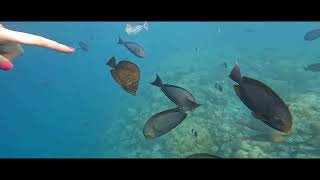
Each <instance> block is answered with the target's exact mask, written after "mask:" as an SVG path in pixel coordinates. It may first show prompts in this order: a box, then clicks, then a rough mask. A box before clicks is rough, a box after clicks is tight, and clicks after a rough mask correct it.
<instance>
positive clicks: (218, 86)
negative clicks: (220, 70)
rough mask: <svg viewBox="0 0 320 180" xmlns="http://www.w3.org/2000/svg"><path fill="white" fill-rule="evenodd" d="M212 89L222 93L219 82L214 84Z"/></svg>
mask: <svg viewBox="0 0 320 180" xmlns="http://www.w3.org/2000/svg"><path fill="white" fill-rule="evenodd" d="M214 87H215V88H216V89H217V90H219V91H220V92H223V89H222V86H221V83H220V82H216V84H215V85H214Z"/></svg>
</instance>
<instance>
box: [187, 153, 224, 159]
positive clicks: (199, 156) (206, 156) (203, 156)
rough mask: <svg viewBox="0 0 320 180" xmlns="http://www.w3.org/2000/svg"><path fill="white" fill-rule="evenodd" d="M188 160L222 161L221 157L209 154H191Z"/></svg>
mask: <svg viewBox="0 0 320 180" xmlns="http://www.w3.org/2000/svg"><path fill="white" fill-rule="evenodd" d="M186 158H187V159H222V158H221V157H219V156H216V155H213V154H209V153H196V154H191V155H189V156H187V157H186Z"/></svg>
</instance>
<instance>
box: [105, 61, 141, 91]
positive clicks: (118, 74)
mask: <svg viewBox="0 0 320 180" xmlns="http://www.w3.org/2000/svg"><path fill="white" fill-rule="evenodd" d="M106 64H107V65H109V66H110V67H111V68H113V69H111V70H110V72H111V75H112V77H113V79H114V80H115V81H117V83H118V84H119V85H120V86H121V87H122V88H123V89H124V90H125V91H127V92H128V93H130V94H132V95H134V96H135V95H136V92H137V89H138V86H139V80H140V70H139V68H138V66H137V65H136V64H134V63H132V62H130V61H120V62H119V63H118V64H116V60H115V58H114V57H112V58H111V59H110V60H109V61H108V62H107V63H106Z"/></svg>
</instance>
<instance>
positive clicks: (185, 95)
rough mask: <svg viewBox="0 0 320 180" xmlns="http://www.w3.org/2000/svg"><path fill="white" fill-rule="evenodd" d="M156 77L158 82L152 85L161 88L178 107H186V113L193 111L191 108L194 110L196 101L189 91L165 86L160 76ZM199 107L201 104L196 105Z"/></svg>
mask: <svg viewBox="0 0 320 180" xmlns="http://www.w3.org/2000/svg"><path fill="white" fill-rule="evenodd" d="M156 76H157V78H156V80H155V81H153V82H151V83H150V84H152V85H154V86H157V87H160V88H161V91H162V92H163V93H164V94H165V95H166V96H167V97H168V98H169V99H170V100H171V101H172V102H173V103H175V104H176V105H177V106H178V107H182V106H184V108H185V110H186V111H191V110H192V109H191V108H193V105H194V104H193V103H191V102H194V103H195V104H196V100H195V98H194V97H193V95H192V94H191V93H190V92H189V91H187V90H186V89H184V88H182V87H179V86H174V85H169V84H163V83H162V81H161V79H160V77H159V76H158V74H157V75H156ZM188 105H191V106H188ZM198 106H200V104H196V107H198Z"/></svg>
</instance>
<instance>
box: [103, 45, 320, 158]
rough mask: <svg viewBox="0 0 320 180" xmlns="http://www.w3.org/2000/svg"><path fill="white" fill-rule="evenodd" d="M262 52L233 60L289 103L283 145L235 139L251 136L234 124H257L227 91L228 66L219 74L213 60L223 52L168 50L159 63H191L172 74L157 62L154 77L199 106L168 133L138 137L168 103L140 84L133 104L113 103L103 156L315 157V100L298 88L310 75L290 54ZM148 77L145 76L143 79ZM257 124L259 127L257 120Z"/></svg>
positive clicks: (318, 107)
mask: <svg viewBox="0 0 320 180" xmlns="http://www.w3.org/2000/svg"><path fill="white" fill-rule="evenodd" d="M269 51H271V50H268V49H266V50H264V52H263V53H262V55H257V56H255V57H254V56H253V57H246V56H245V55H243V56H242V57H240V58H239V59H242V60H241V61H240V62H241V71H242V72H243V74H245V75H247V76H250V77H255V78H257V79H259V80H261V81H263V82H265V83H267V84H268V85H270V86H271V87H273V88H274V89H275V90H276V91H277V92H278V93H279V94H280V95H281V96H282V97H283V99H284V100H285V101H286V102H287V103H288V104H289V108H290V110H291V112H292V115H293V121H294V126H293V129H292V132H291V133H290V134H289V135H287V137H288V139H287V141H285V142H280V143H278V142H259V141H250V140H244V139H243V137H245V136H251V135H254V134H257V133H259V132H254V131H253V130H249V129H247V128H245V127H243V126H241V125H239V124H237V122H244V121H248V120H253V121H259V120H256V119H254V118H253V117H252V116H251V113H250V111H249V110H248V109H247V108H246V107H245V105H243V104H242V102H240V101H239V99H238V97H237V96H236V95H235V93H234V91H233V87H232V85H233V82H232V81H231V80H229V79H228V77H227V75H228V71H229V70H230V68H232V66H233V64H232V61H231V60H230V61H229V64H228V65H229V67H228V70H227V71H226V70H225V69H224V68H223V66H221V63H222V62H224V60H221V61H220V60H219V59H221V57H222V58H224V59H228V58H229V57H227V55H225V54H220V55H218V56H210V54H209V53H205V55H203V56H201V55H199V56H197V57H191V58H190V57H189V56H187V55H186V56H185V57H181V56H182V55H179V56H178V54H179V53H176V56H174V57H172V58H170V60H167V61H172V62H174V60H175V59H178V58H179V59H181V61H182V59H185V60H186V61H188V62H190V61H191V62H193V63H186V64H184V63H181V61H176V62H175V63H170V69H173V70H174V71H170V70H168V64H165V63H164V64H161V65H159V67H158V69H157V72H156V73H158V74H159V75H160V76H161V78H162V79H163V81H164V82H166V83H169V84H174V85H178V86H181V87H184V88H186V89H188V90H189V91H190V92H191V93H192V94H193V95H194V96H195V99H196V100H197V102H198V103H200V104H203V105H202V106H200V107H199V108H197V109H196V110H195V111H194V112H190V113H188V117H187V118H186V119H185V120H184V121H183V122H182V123H181V124H180V125H179V126H178V127H176V128H175V129H173V130H172V131H170V132H169V133H167V134H165V135H163V136H161V137H160V138H157V139H154V140H146V139H144V136H143V133H142V130H143V127H144V124H145V122H146V121H147V120H148V119H149V118H150V117H151V116H152V115H153V114H155V113H157V112H159V111H162V110H166V109H168V107H174V106H175V105H174V104H173V103H172V102H171V101H170V100H169V99H167V97H166V96H165V95H164V94H163V93H161V92H160V90H159V89H158V88H157V87H153V86H151V85H149V84H148V83H146V82H145V83H142V84H141V86H140V89H139V94H141V95H138V96H137V99H136V100H135V101H134V102H128V101H126V96H123V97H122V98H121V99H120V101H124V102H127V103H124V105H121V107H117V108H121V109H122V111H120V112H117V113H118V114H117V118H116V120H115V122H113V126H112V127H108V129H107V130H106V135H105V137H103V138H104V140H103V141H108V143H106V145H105V153H106V157H110V154H113V152H116V153H118V155H117V156H119V157H129V158H184V157H186V156H188V155H190V154H193V153H200V152H205V153H211V154H215V155H217V156H220V157H222V158H319V157H320V153H319V147H320V143H319V142H320V119H319V117H320V116H319V115H320V103H319V102H320V96H319V94H317V93H315V92H312V91H309V92H307V90H306V89H304V87H306V85H307V84H313V83H314V82H313V81H312V80H313V78H311V77H313V76H314V75H310V74H308V73H306V72H304V71H303V68H302V67H303V65H302V64H298V63H292V59H293V57H290V56H284V55H282V56H281V55H278V56H274V55H270V53H269ZM252 59H258V60H256V61H253V60H252ZM261 59H262V60H263V62H262V63H261ZM194 61H196V62H194ZM212 62H214V63H212ZM208 64H212V65H208ZM297 74H298V75H297ZM300 75H301V76H300ZM293 76H294V77H295V78H292V77H293ZM153 78H155V77H150V79H149V81H151V80H153ZM318 79H320V78H318ZM215 81H223V82H224V83H223V84H222V87H223V90H224V91H223V92H220V91H218V90H217V89H215V87H214V83H215ZM318 82H319V80H318ZM315 91H317V89H315ZM319 91H320V90H319ZM306 92H307V93H306ZM261 126H266V125H264V124H263V123H261ZM192 128H195V129H196V130H197V132H198V137H197V138H196V137H194V136H193V135H192V133H191V129H192ZM264 133H268V132H264ZM317 148H318V149H317Z"/></svg>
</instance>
